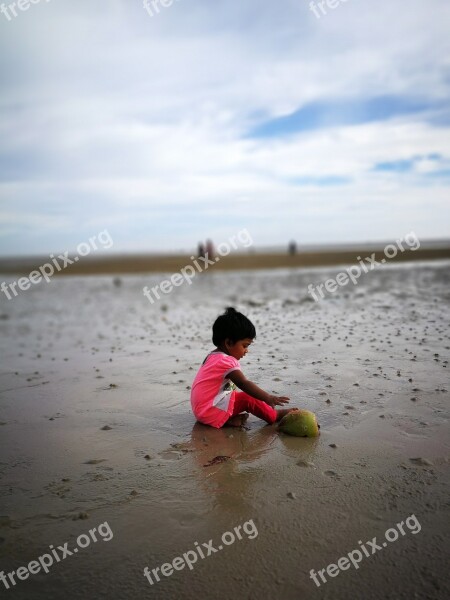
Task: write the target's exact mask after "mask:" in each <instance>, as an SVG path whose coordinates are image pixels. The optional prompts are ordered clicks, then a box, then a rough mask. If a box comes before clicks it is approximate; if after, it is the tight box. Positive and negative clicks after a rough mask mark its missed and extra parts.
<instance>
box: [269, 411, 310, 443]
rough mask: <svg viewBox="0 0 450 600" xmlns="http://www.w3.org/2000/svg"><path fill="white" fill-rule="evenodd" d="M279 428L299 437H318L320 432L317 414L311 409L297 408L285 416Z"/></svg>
mask: <svg viewBox="0 0 450 600" xmlns="http://www.w3.org/2000/svg"><path fill="white" fill-rule="evenodd" d="M278 429H279V430H280V431H282V432H283V433H287V434H288V435H295V436H297V437H317V436H318V435H319V433H320V431H319V429H320V428H319V425H318V424H317V419H316V415H315V414H314V413H313V412H311V411H309V410H296V411H294V412H290V413H288V414H287V415H286V416H284V417H283V418H282V419H281V421H280V423H279V425H278Z"/></svg>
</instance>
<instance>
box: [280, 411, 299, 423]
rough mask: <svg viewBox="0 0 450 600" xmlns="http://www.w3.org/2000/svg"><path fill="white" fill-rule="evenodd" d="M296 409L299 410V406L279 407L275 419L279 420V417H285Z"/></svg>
mask: <svg viewBox="0 0 450 600" xmlns="http://www.w3.org/2000/svg"><path fill="white" fill-rule="evenodd" d="M297 410H300V409H299V408H280V409H278V410H277V421H281V419H282V418H283V417H285V416H286V415H288V414H289V413H291V412H296V411H297Z"/></svg>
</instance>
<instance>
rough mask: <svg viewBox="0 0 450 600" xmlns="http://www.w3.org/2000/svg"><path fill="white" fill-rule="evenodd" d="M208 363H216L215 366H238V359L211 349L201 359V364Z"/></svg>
mask: <svg viewBox="0 0 450 600" xmlns="http://www.w3.org/2000/svg"><path fill="white" fill-rule="evenodd" d="M206 363H208V364H209V365H217V366H222V365H223V366H224V367H229V366H233V367H234V366H239V361H238V360H237V359H236V358H234V357H233V356H230V355H229V354H225V352H221V351H215V350H213V351H212V352H210V353H209V354H208V356H207V357H206V358H205V360H204V361H203V365H204V364H206Z"/></svg>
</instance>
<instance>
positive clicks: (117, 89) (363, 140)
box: [0, 0, 450, 254]
mask: <svg viewBox="0 0 450 600" xmlns="http://www.w3.org/2000/svg"><path fill="white" fill-rule="evenodd" d="M308 4H309V3H308V2H306V0H305V2H298V1H296V0H295V1H294V0H282V1H280V2H277V3H275V2H272V1H270V2H269V1H268V0H258V1H257V0H248V1H247V2H246V3H242V2H240V1H238V0H236V1H234V2H228V1H225V0H216V1H215V2H214V3H211V2H210V1H209V0H208V1H206V0H180V1H179V2H177V3H174V5H173V6H172V7H170V8H167V9H164V10H161V13H160V14H159V15H158V16H156V17H153V18H150V17H149V16H148V15H147V13H146V12H145V11H144V9H143V7H142V3H141V2H130V1H129V0H126V1H125V0H115V1H114V2H112V1H111V0H108V4H107V7H106V6H105V3H104V2H101V1H100V0H89V1H87V0H81V1H79V2H77V3H73V2H69V1H68V0H58V2H51V3H48V4H47V3H45V4H43V5H34V6H33V7H32V9H33V10H31V9H30V10H29V11H28V12H27V13H23V14H19V16H18V17H17V19H15V20H14V21H12V22H7V21H6V20H3V22H0V28H1V34H0V55H1V57H2V58H1V59H0V65H1V70H2V74H3V75H4V77H3V80H4V81H5V84H6V85H5V86H4V87H3V88H2V91H1V92H0V110H1V112H0V135H1V140H2V142H1V148H0V151H1V157H2V163H3V167H2V182H3V183H0V194H1V202H2V206H3V207H4V209H3V211H2V213H0V252H2V253H8V254H12V253H27V252H30V251H41V252H46V251H51V250H52V249H53V248H54V245H55V244H60V243H61V236H62V234H64V235H65V236H66V237H65V239H66V240H67V246H70V244H76V243H77V241H76V239H74V235H77V236H78V237H79V238H80V239H84V237H86V235H87V236H89V235H91V234H93V233H95V232H96V231H92V230H91V229H89V228H92V227H93V226H95V227H97V228H99V227H100V228H105V227H106V228H108V227H110V226H112V227H114V228H116V229H117V231H119V230H120V231H119V233H118V234H117V236H116V237H118V239H119V241H118V242H117V243H116V241H115V245H114V250H120V249H136V248H139V249H145V248H149V249H156V248H157V247H171V246H173V245H176V246H177V247H180V246H183V245H187V246H189V245H192V243H195V241H196V239H197V238H198V239H200V238H202V237H205V236H206V235H214V236H215V235H220V234H222V233H223V234H224V235H225V234H228V232H229V233H230V234H232V233H234V232H235V230H238V229H239V228H240V227H242V226H248V228H249V230H251V231H252V232H253V235H254V237H255V240H256V239H261V240H264V243H265V244H269V243H270V242H272V241H273V243H281V242H284V240H285V238H286V237H297V236H298V237H303V238H304V237H305V236H306V238H307V239H308V242H312V241H314V240H316V241H317V242H321V243H326V242H332V241H335V240H336V241H345V240H349V241H352V240H359V239H361V240H363V239H366V238H368V237H370V238H371V239H374V238H379V239H386V238H388V237H392V235H395V232H396V231H397V232H398V235H402V234H403V233H404V231H403V229H404V224H405V219H406V220H408V222H411V223H412V226H411V227H409V228H408V227H406V229H408V230H409V229H411V228H414V227H416V232H417V234H418V235H420V233H421V232H420V231H418V230H417V229H419V228H420V227H422V228H423V234H422V235H425V236H427V237H442V236H443V235H445V234H446V230H445V223H446V222H448V217H449V216H450V215H449V214H448V206H447V205H448V203H446V202H445V195H446V193H447V192H448V187H446V185H445V181H440V182H438V181H437V182H434V183H433V181H429V183H428V184H425V182H424V181H422V180H420V177H419V176H420V175H421V174H422V175H423V176H425V175H427V174H428V173H429V172H430V171H433V165H432V164H428V163H429V161H428V162H426V161H422V162H420V163H418V165H417V168H416V169H415V172H414V174H413V175H414V176H413V175H408V174H403V175H399V174H397V175H395V174H392V173H374V172H373V171H372V168H373V167H374V165H375V164H377V163H380V162H386V161H395V160H402V159H403V160H406V159H409V158H411V157H412V156H417V155H421V156H425V155H429V154H435V153H438V154H441V155H442V156H444V157H445V156H446V157H449V156H450V148H449V142H448V140H449V135H448V134H449V131H448V126H447V127H444V126H443V125H441V126H436V125H431V124H429V123H427V122H426V121H424V120H419V119H418V118H417V117H414V116H411V115H410V116H407V117H406V116H403V117H401V116H399V117H397V118H396V119H392V120H390V121H384V122H378V123H366V124H361V125H357V126H345V127H343V126H341V127H333V128H328V129H322V130H315V131H310V132H308V133H303V134H301V135H295V136H290V137H278V138H272V139H270V140H268V139H265V140H263V139H249V138H247V137H246V134H247V132H248V131H249V130H250V129H251V128H252V127H253V126H254V125H255V124H257V123H258V122H260V121H261V120H262V119H263V118H273V117H276V116H281V115H286V114H289V113H291V112H293V111H295V110H297V109H298V108H299V107H300V106H302V105H304V104H306V103H311V102H318V101H320V102H327V103H331V104H332V103H333V102H334V101H336V100H337V99H342V98H349V99H350V98H351V99H355V98H356V99H358V98H359V99H361V100H364V99H367V98H370V97H374V96H382V95H400V96H403V97H408V98H423V97H426V98H427V99H428V100H429V101H436V102H438V101H442V100H443V99H448V95H449V93H448V92H449V90H448V87H449V83H450V60H449V59H448V58H446V57H448V56H450V52H449V50H450V38H449V36H448V31H447V23H448V22H449V20H450V5H449V3H448V2H446V0H430V1H429V2H427V3H426V4H425V3H423V2H422V1H419V0H411V1H410V2H408V3H407V5H405V3H404V2H401V1H400V0H395V1H394V0H378V1H377V2H376V5H374V4H373V3H370V2H368V0H353V1H352V2H348V3H347V4H346V5H342V6H340V7H339V8H338V9H336V10H334V11H330V13H329V14H328V15H327V16H326V17H324V18H323V19H321V20H320V21H318V20H317V19H315V17H314V16H313V14H312V13H311V12H310V11H309V9H308ZM330 175H334V176H338V177H348V178H350V179H351V180H352V182H351V183H350V184H348V185H345V186H327V187H319V186H317V185H316V186H314V185H308V186H301V187H295V186H293V185H292V184H290V183H289V181H290V180H292V179H295V178H299V177H302V176H303V177H310V178H320V177H322V176H324V177H326V176H330ZM418 178H419V179H418ZM430 206H431V207H432V209H431V210H430V208H429V207H430ZM355 207H356V208H355ZM387 207H389V215H388V217H386V216H384V213H383V211H385V210H386V209H387ZM2 215H3V216H2ZM37 215H39V217H38V216H37ZM295 219H297V220H295ZM302 219H303V221H302ZM177 220H178V221H177ZM233 222H235V223H236V227H234V225H233ZM184 223H185V224H186V228H185V232H184V231H183V228H182V227H180V225H183V224H184ZM55 224H57V225H58V226H60V228H62V232H61V231H60V232H59V235H58V237H56V236H55ZM252 225H253V226H252ZM180 229H181V233H180ZM74 232H75V233H74ZM25 234H26V235H25ZM261 243H263V242H261Z"/></svg>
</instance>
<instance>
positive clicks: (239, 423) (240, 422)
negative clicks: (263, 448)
mask: <svg viewBox="0 0 450 600" xmlns="http://www.w3.org/2000/svg"><path fill="white" fill-rule="evenodd" d="M247 419H248V413H241V414H240V415H235V416H234V417H230V418H229V419H228V421H227V422H226V423H225V427H243V426H244V425H245V422H246V421H247Z"/></svg>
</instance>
